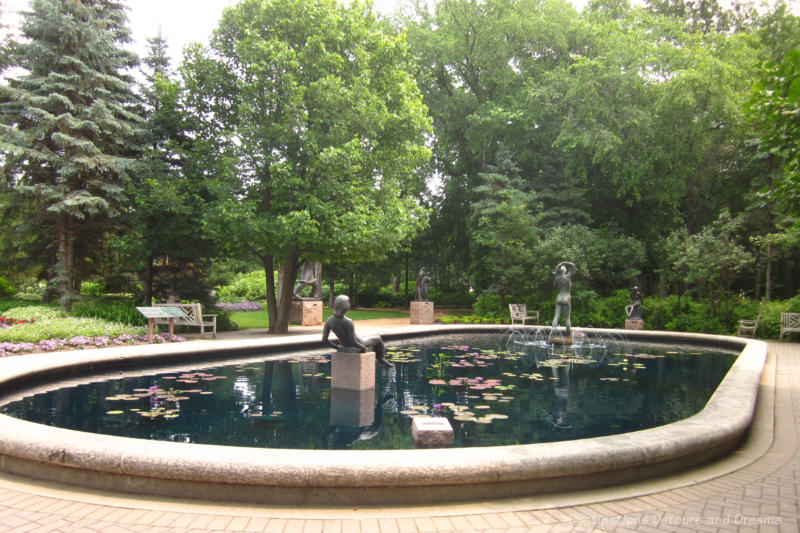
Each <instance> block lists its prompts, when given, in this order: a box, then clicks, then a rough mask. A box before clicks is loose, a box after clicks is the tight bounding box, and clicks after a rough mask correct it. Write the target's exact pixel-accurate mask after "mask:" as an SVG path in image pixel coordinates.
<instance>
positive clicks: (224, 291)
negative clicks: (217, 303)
mask: <svg viewBox="0 0 800 533" xmlns="http://www.w3.org/2000/svg"><path fill="white" fill-rule="evenodd" d="M216 293H217V295H218V296H219V297H220V298H228V297H231V296H235V297H238V298H244V299H246V300H263V299H264V298H265V297H266V295H267V278H266V275H265V274H264V270H255V271H253V272H247V273H245V274H236V275H235V276H234V278H233V282H232V283H231V284H230V285H225V286H222V287H217V288H216Z"/></svg>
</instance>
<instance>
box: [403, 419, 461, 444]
mask: <svg viewBox="0 0 800 533" xmlns="http://www.w3.org/2000/svg"><path fill="white" fill-rule="evenodd" d="M411 438H412V440H413V441H414V446H415V447H417V448H449V447H451V446H453V427H452V426H451V425H450V422H449V421H448V420H447V419H446V418H444V417H426V416H415V417H414V418H413V421H412V422H411Z"/></svg>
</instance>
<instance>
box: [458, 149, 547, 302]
mask: <svg viewBox="0 0 800 533" xmlns="http://www.w3.org/2000/svg"><path fill="white" fill-rule="evenodd" d="M478 177H479V178H480V185H478V186H477V187H476V188H475V193H476V194H477V195H478V197H479V198H480V199H479V200H478V201H476V202H475V203H474V204H473V206H472V209H473V218H472V227H473V231H472V250H471V255H472V260H473V266H472V272H473V275H472V280H473V285H474V286H475V288H476V289H477V290H487V289H491V290H492V291H493V292H498V293H502V294H509V293H515V292H523V290H524V288H526V287H529V286H530V282H531V279H530V277H529V276H527V275H526V274H527V273H528V272H530V271H531V270H532V267H533V265H534V262H535V260H534V250H535V245H536V241H537V238H538V231H537V223H538V220H539V217H537V215H536V214H535V213H534V205H535V204H534V199H535V195H534V194H533V193H532V192H530V191H529V190H527V189H528V187H526V184H525V182H524V180H522V179H521V178H520V176H519V168H517V167H516V165H515V163H514V161H513V160H512V158H511V154H510V153H509V152H508V150H507V149H506V148H505V147H501V148H499V149H498V153H497V164H496V165H489V166H488V171H487V172H482V173H479V174H478Z"/></svg>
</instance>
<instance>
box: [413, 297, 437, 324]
mask: <svg viewBox="0 0 800 533" xmlns="http://www.w3.org/2000/svg"><path fill="white" fill-rule="evenodd" d="M411 323H412V324H433V302H411Z"/></svg>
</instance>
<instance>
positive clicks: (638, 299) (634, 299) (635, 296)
mask: <svg viewBox="0 0 800 533" xmlns="http://www.w3.org/2000/svg"><path fill="white" fill-rule="evenodd" d="M625 313H626V314H627V315H628V318H629V319H631V320H641V319H642V293H641V292H640V291H639V286H638V285H634V286H633V288H632V289H631V303H630V305H626V306H625Z"/></svg>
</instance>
